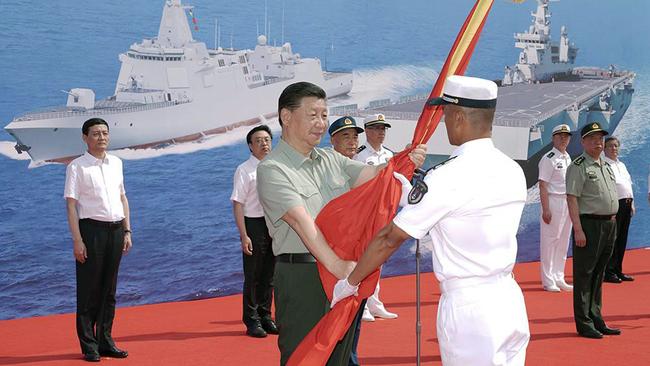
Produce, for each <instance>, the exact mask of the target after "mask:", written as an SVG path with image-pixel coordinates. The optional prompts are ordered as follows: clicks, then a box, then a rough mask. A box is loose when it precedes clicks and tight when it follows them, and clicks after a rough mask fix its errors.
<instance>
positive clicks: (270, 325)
mask: <svg viewBox="0 0 650 366" xmlns="http://www.w3.org/2000/svg"><path fill="white" fill-rule="evenodd" d="M262 328H264V330H265V331H266V333H268V334H280V331H279V330H278V327H277V326H276V325H275V323H274V322H273V320H271V319H262Z"/></svg>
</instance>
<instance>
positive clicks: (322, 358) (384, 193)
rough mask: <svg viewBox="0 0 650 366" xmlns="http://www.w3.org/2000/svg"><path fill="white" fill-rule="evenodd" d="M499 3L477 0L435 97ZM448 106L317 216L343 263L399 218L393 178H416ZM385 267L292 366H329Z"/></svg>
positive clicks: (427, 112) (430, 110)
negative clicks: (417, 154) (418, 154)
mask: <svg viewBox="0 0 650 366" xmlns="http://www.w3.org/2000/svg"><path fill="white" fill-rule="evenodd" d="M492 3H493V0H477V1H476V3H475V4H474V7H473V8H472V10H471V11H470V13H469V15H468V16H467V19H466V20H465V23H464V24H463V27H462V28H461V30H460V32H459V33H458V36H457V37H456V41H455V42H454V44H453V46H452V48H451V51H450V52H449V55H448V56H447V60H446V61H445V64H444V66H443V67H442V70H441V71H440V75H439V76H438V80H437V81H436V83H435V85H434V87H433V90H432V91H431V94H430V95H429V99H431V98H436V97H439V96H441V95H442V87H443V85H444V83H445V79H446V78H447V76H449V75H463V74H464V72H465V69H466V68H467V65H468V63H469V59H470V57H471V55H472V52H473V50H474V47H475V46H476V43H477V42H478V38H479V35H480V33H481V29H482V28H483V25H484V24H485V20H486V18H487V15H488V13H489V12H490V8H491V7H492ZM441 117H442V108H440V107H439V106H431V105H428V104H425V106H424V108H423V110H422V114H421V115H420V118H419V119H418V123H417V125H416V128H415V132H414V134H413V140H412V144H411V147H410V148H408V149H405V150H404V151H402V152H400V153H399V154H397V155H395V157H393V158H392V159H391V160H390V161H389V163H388V164H387V166H386V167H385V168H384V169H382V170H381V171H380V172H379V174H378V175H377V176H376V177H375V178H374V179H372V180H370V181H369V182H366V183H365V184H363V185H361V186H360V187H357V188H355V189H353V190H352V191H350V192H348V193H346V194H344V195H342V196H339V197H337V198H336V199H334V200H332V201H330V202H329V203H328V204H327V205H326V206H325V207H324V208H323V209H322V210H321V212H320V214H319V215H318V217H317V218H316V224H317V225H318V227H319V229H320V230H321V232H322V233H323V236H324V237H325V239H326V240H327V242H328V243H329V245H330V246H331V247H332V249H333V250H334V252H335V253H336V254H337V255H338V256H339V257H340V258H342V259H345V260H354V261H357V260H358V259H359V258H361V255H362V254H363V252H364V251H365V249H366V247H367V246H368V243H369V242H370V240H371V239H372V238H373V237H374V236H375V234H376V233H377V232H378V231H379V230H380V229H381V228H383V227H384V226H386V225H387V224H388V223H389V222H390V220H391V219H392V218H393V217H394V216H395V213H396V212H397V207H398V203H399V200H400V196H401V192H402V190H401V184H400V183H399V182H398V181H397V180H396V179H395V178H394V177H393V172H394V171H396V172H399V173H401V174H403V175H404V176H406V178H407V179H411V177H412V176H413V170H414V169H415V166H414V164H413V162H411V160H410V158H409V156H408V154H409V153H410V152H411V151H412V150H413V149H414V148H415V146H417V145H418V144H423V143H426V142H427V141H428V140H429V138H430V137H431V135H433V132H434V130H435V129H436V127H437V126H438V122H440V118H441ZM318 271H319V274H320V278H321V282H322V283H323V289H324V290H325V293H326V294H327V296H328V298H329V300H330V301H331V300H332V299H331V296H332V291H333V289H334V285H335V284H336V282H337V281H338V279H337V278H336V277H335V276H334V275H332V274H331V273H329V272H328V271H327V269H326V268H325V267H324V266H323V265H322V264H320V263H318ZM378 280H379V269H377V270H375V271H374V272H373V273H372V274H371V275H369V276H368V277H367V278H365V279H364V280H363V281H362V282H361V285H360V287H359V296H358V297H355V296H352V297H348V298H345V299H344V300H342V301H340V302H339V303H337V304H336V306H334V308H332V310H331V311H330V312H329V313H327V314H326V315H325V316H324V317H323V318H322V319H321V320H320V322H319V323H318V324H317V325H316V326H315V327H314V328H313V329H312V330H311V332H309V334H308V335H307V336H306V337H305V338H304V339H303V340H302V342H301V343H300V345H298V347H297V348H296V350H295V351H294V352H293V354H292V355H291V357H290V358H289V361H288V365H289V366H300V365H309V366H311V365H325V364H326V363H327V360H328V359H329V357H330V355H331V353H332V351H333V349H334V347H335V346H336V343H337V342H339V341H340V340H341V339H342V338H343V337H344V336H345V333H346V332H347V330H348V329H349V328H350V325H351V324H352V321H353V320H354V318H355V317H356V315H357V312H358V311H359V307H360V305H361V301H360V300H361V299H363V298H367V297H368V296H370V295H371V294H372V293H373V292H374V291H375V286H376V285H377V281H378Z"/></svg>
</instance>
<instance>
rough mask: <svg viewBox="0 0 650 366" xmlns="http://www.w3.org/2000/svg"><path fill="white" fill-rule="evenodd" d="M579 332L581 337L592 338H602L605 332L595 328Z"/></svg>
mask: <svg viewBox="0 0 650 366" xmlns="http://www.w3.org/2000/svg"><path fill="white" fill-rule="evenodd" d="M578 334H579V335H580V336H581V337H585V338H592V339H601V338H603V333H601V332H599V331H597V330H595V329H589V330H585V331H583V332H578Z"/></svg>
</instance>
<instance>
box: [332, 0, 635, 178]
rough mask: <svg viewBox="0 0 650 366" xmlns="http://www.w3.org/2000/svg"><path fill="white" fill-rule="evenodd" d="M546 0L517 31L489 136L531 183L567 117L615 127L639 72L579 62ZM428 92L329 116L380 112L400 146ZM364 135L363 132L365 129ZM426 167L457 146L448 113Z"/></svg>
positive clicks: (573, 146) (578, 124)
mask: <svg viewBox="0 0 650 366" xmlns="http://www.w3.org/2000/svg"><path fill="white" fill-rule="evenodd" d="M548 5H549V0H537V9H536V11H535V12H533V13H532V14H531V15H532V17H533V21H532V24H531V25H530V27H529V29H528V30H526V31H524V32H522V33H516V34H515V35H514V38H515V47H517V48H520V49H521V52H520V54H519V58H518V60H517V64H515V65H514V66H506V68H505V72H504V77H503V79H502V80H497V81H496V82H497V84H498V85H499V90H498V103H497V108H496V114H495V119H494V124H493V131H492V138H493V140H494V144H495V146H496V147H497V148H499V149H500V150H502V151H503V152H504V153H506V154H507V155H508V156H510V157H511V158H512V159H514V160H515V161H517V162H518V163H519V164H520V165H521V167H522V168H523V170H524V173H525V175H526V182H527V185H528V187H529V188H530V187H532V186H533V185H534V184H535V183H537V175H538V170H537V164H538V162H539V160H540V158H541V157H542V156H543V155H544V154H545V153H547V152H548V151H549V150H550V149H551V147H552V141H551V133H552V131H553V127H555V126H557V125H558V124H562V123H566V124H568V125H569V126H571V129H572V130H573V131H576V130H580V129H581V128H582V127H583V126H584V125H585V124H587V123H593V122H598V123H600V124H601V125H602V126H603V127H604V128H605V129H606V130H608V131H609V132H610V133H613V132H614V130H615V129H616V127H617V126H618V124H619V122H620V121H621V119H622V118H623V116H624V115H625V112H626V111H627V108H628V107H629V106H630V103H631V102H632V94H633V93H634V88H633V81H634V77H635V74H634V73H633V72H630V71H625V70H618V69H617V68H616V67H615V66H613V65H610V66H609V67H608V68H606V69H602V68H596V67H575V66H574V65H575V59H576V56H577V53H578V49H577V48H576V47H575V45H574V44H572V43H570V42H569V37H568V34H567V31H566V28H565V27H562V28H561V32H560V41H559V42H552V41H551V35H550V17H551V13H550V11H549V7H548ZM427 97H428V96H426V95H422V96H405V97H402V98H400V99H399V100H398V101H391V100H389V99H383V100H375V101H371V102H370V103H369V105H368V107H367V108H365V109H360V108H358V106H357V105H355V104H349V105H343V106H338V107H336V108H332V110H331V113H330V114H332V115H353V116H359V117H364V116H366V115H369V114H374V113H383V114H384V115H385V117H386V119H387V120H390V123H391V124H392V127H393V128H391V129H390V131H389V132H388V133H387V134H386V141H385V145H386V146H387V147H388V148H390V149H392V150H394V151H400V150H402V149H403V148H404V146H405V145H406V144H407V143H409V142H410V141H411V138H412V136H413V131H414V130H415V125H416V123H417V120H418V117H419V116H420V112H421V111H422V106H423V105H424V103H425V102H426V100H427ZM360 137H361V138H363V134H362V135H360ZM427 146H428V150H427V151H428V154H430V155H429V157H428V158H427V165H428V166H430V165H432V164H435V163H436V162H440V161H442V160H445V159H447V157H448V156H449V155H450V154H451V153H452V152H453V150H454V149H455V147H454V146H451V145H450V144H449V141H448V140H447V132H446V129H445V125H444V119H443V121H441V122H440V125H439V126H438V128H437V129H436V131H435V132H434V134H433V136H432V137H431V139H430V140H429V142H428V145H427ZM568 151H569V153H570V154H571V156H573V157H575V156H576V155H578V154H580V153H581V152H582V148H581V146H580V138H579V136H577V135H575V134H574V138H572V139H571V143H570V145H569V147H568Z"/></svg>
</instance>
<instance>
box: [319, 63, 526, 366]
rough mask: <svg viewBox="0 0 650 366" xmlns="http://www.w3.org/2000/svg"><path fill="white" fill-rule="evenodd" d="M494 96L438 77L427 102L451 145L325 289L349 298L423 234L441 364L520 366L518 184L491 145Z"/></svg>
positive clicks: (478, 83)
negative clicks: (421, 188)
mask: <svg viewBox="0 0 650 366" xmlns="http://www.w3.org/2000/svg"><path fill="white" fill-rule="evenodd" d="M496 96H497V86H496V84H495V83H494V82H492V81H489V80H484V79H478V78H471V77H464V76H450V77H448V78H447V80H446V83H445V86H444V89H443V96H442V97H440V98H436V99H432V100H430V101H429V102H428V103H431V104H436V105H437V104H442V105H444V114H445V125H446V128H447V136H448V138H449V142H450V143H451V144H452V145H455V146H458V148H457V149H456V150H455V151H454V152H453V153H452V155H451V158H450V159H449V160H448V161H447V162H446V163H445V164H442V165H439V167H438V168H437V169H434V170H432V171H429V174H428V175H427V176H426V178H425V180H424V182H425V183H426V185H427V186H428V192H427V193H426V194H425V195H424V196H422V195H418V191H417V190H412V191H411V192H410V194H409V193H407V192H404V191H403V195H402V201H405V199H404V198H405V197H406V196H408V198H409V200H408V201H409V204H408V205H406V206H405V207H404V208H403V209H402V211H400V212H399V213H398V214H397V216H396V217H395V218H394V219H393V222H391V223H390V224H388V225H387V226H386V227H384V228H383V229H381V230H380V231H379V233H378V234H377V235H376V236H375V238H374V239H373V240H372V241H371V242H370V244H369V246H368V248H367V249H366V251H365V253H364V254H363V256H362V257H361V259H360V260H359V262H358V264H357V266H356V267H355V269H354V270H353V271H352V273H351V274H350V275H349V277H348V278H347V279H342V280H340V281H339V282H338V283H337V285H336V286H335V289H334V296H333V300H332V303H333V304H334V303H336V302H337V301H340V300H341V299H343V298H345V297H347V296H351V295H353V294H354V293H355V292H356V289H357V287H356V286H358V284H359V282H360V281H361V280H363V279H364V278H365V277H366V276H368V275H369V274H370V273H372V271H374V270H375V269H376V268H377V267H378V266H379V265H380V264H381V263H383V262H385V261H386V260H387V259H388V257H389V256H390V255H391V254H392V253H394V252H395V251H396V250H397V249H398V248H399V246H400V245H401V243H402V242H403V241H404V240H405V239H408V238H409V237H412V238H422V237H424V236H425V235H426V234H427V233H429V234H430V235H431V238H432V241H433V270H434V272H435V275H436V277H437V278H438V280H439V281H440V289H441V291H442V296H441V298H440V304H439V307H438V320H437V332H438V343H439V346H440V354H441V357H442V363H443V364H444V365H459V366H460V365H462V366H466V365H473V366H475V365H524V362H525V357H526V347H527V345H528V340H529V338H530V333H529V330H528V318H527V315H526V307H525V304H524V297H523V294H522V292H521V289H520V288H519V286H518V285H517V283H516V282H515V280H514V278H513V276H512V269H513V267H514V264H515V257H516V254H517V239H516V233H517V228H518V227H519V222H520V219H521V213H522V211H523V208H524V204H525V202H526V193H527V192H526V179H525V177H524V173H523V171H522V170H521V168H520V167H519V165H517V163H515V162H514V161H513V160H512V159H510V158H508V157H507V156H506V155H505V154H503V153H502V152H501V151H499V150H497V149H496V148H495V147H494V144H493V142H492V139H491V136H492V120H493V118H494V111H495V107H496ZM398 179H400V181H402V184H403V186H404V187H407V189H410V187H408V186H409V183H408V181H406V179H405V178H404V177H402V176H399V177H398ZM401 204H404V202H401Z"/></svg>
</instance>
